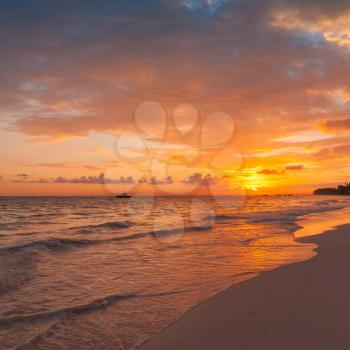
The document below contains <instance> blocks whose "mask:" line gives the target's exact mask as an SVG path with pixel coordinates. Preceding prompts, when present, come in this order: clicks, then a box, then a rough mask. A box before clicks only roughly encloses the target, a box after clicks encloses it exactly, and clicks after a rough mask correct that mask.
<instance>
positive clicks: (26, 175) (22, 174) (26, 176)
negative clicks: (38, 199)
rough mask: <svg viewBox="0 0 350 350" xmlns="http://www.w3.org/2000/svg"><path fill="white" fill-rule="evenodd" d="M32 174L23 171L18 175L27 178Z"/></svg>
mask: <svg viewBox="0 0 350 350" xmlns="http://www.w3.org/2000/svg"><path fill="white" fill-rule="evenodd" d="M29 176H30V175H28V174H25V173H21V174H17V177H21V178H23V179H27V178H28V177H29Z"/></svg>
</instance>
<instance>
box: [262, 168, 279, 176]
mask: <svg viewBox="0 0 350 350" xmlns="http://www.w3.org/2000/svg"><path fill="white" fill-rule="evenodd" d="M258 174H263V175H280V174H283V172H280V171H278V170H276V169H262V170H259V171H258Z"/></svg>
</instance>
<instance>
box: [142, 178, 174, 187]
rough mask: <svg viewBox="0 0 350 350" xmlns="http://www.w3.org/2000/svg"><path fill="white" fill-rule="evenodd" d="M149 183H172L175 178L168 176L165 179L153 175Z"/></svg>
mask: <svg viewBox="0 0 350 350" xmlns="http://www.w3.org/2000/svg"><path fill="white" fill-rule="evenodd" d="M148 183H150V184H151V185H171V184H172V183H174V180H173V178H172V177H171V176H167V177H166V178H165V179H163V180H160V179H158V178H157V176H152V177H151V179H150V180H149V182H148Z"/></svg>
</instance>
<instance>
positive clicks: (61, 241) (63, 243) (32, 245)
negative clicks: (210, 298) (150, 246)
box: [0, 225, 211, 253]
mask: <svg viewBox="0 0 350 350" xmlns="http://www.w3.org/2000/svg"><path fill="white" fill-rule="evenodd" d="M210 229H211V226H210V225H207V226H193V227H188V228H185V230H184V229H182V228H181V229H180V228H178V229H170V230H158V231H148V232H140V233H134V234H131V235H127V236H121V237H113V238H106V239H95V240H94V239H70V238H57V237H55V238H47V239H44V240H39V241H33V242H29V243H24V244H19V245H15V246H10V247H3V248H0V252H7V253H15V252H20V251H23V250H31V249H42V248H44V249H52V250H61V249H65V248H69V247H81V246H89V245H95V244H105V243H113V242H123V241H130V240H136V239H141V238H146V237H150V238H159V237H162V236H167V235H174V234H181V233H186V232H191V231H203V230H210Z"/></svg>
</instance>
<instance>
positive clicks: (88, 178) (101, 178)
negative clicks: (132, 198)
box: [52, 173, 136, 185]
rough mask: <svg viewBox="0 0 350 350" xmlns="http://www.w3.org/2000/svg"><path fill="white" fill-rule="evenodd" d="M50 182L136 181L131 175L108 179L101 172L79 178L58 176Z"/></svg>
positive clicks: (122, 183)
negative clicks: (97, 174)
mask: <svg viewBox="0 0 350 350" xmlns="http://www.w3.org/2000/svg"><path fill="white" fill-rule="evenodd" d="M52 182H54V183H72V184H119V185H125V184H134V183H136V181H135V180H134V178H133V177H132V176H127V177H124V176H121V177H120V178H118V179H109V178H107V177H105V175H104V174H103V173H101V174H100V175H99V176H81V177H79V178H66V177H62V176H58V177H57V178H55V179H54V180H53V181H52Z"/></svg>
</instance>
